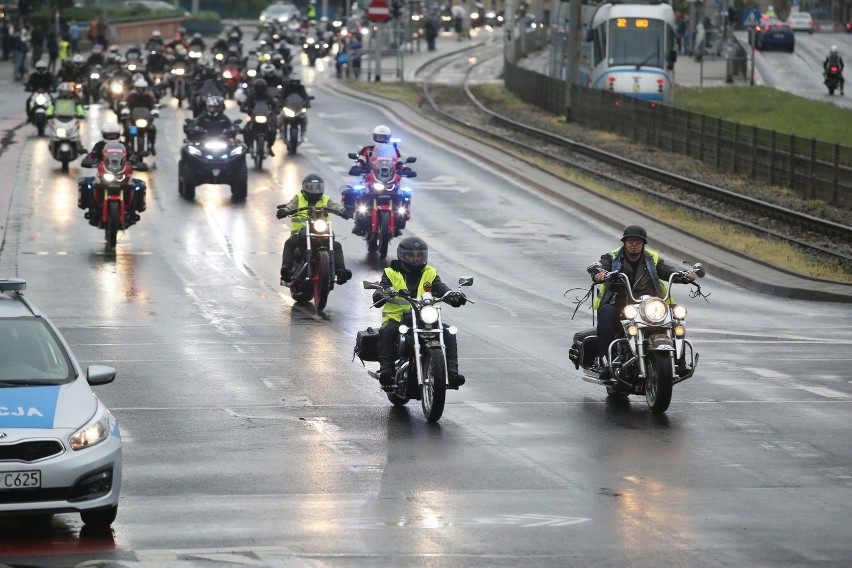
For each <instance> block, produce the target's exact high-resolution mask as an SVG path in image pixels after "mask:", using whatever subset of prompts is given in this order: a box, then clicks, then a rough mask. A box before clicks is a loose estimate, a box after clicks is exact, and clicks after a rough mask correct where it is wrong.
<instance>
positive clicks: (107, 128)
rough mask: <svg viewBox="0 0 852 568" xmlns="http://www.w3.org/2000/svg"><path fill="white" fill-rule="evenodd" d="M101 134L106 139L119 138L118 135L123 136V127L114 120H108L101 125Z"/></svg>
mask: <svg viewBox="0 0 852 568" xmlns="http://www.w3.org/2000/svg"><path fill="white" fill-rule="evenodd" d="M101 136H103V138H104V140H118V137H119V136H121V128H119V127H118V125H117V124H116V123H114V122H107V123H106V124H104V125H103V126H101Z"/></svg>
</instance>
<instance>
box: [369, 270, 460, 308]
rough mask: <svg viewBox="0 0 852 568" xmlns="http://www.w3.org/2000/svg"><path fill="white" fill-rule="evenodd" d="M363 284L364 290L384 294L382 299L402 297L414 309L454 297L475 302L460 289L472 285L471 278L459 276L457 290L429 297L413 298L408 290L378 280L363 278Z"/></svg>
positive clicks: (374, 304)
mask: <svg viewBox="0 0 852 568" xmlns="http://www.w3.org/2000/svg"><path fill="white" fill-rule="evenodd" d="M363 285H364V289H365V290H378V291H379V292H381V293H382V295H383V296H384V298H383V299H390V298H403V299H404V300H405V301H407V302H408V303H409V304H411V307H412V308H414V309H420V308H422V307H425V306H433V305H435V304H440V303H442V302H447V301H449V300H451V299H453V298H454V297H455V298H463V299H464V300H465V302H466V303H470V304H475V303H476V302H474V301H473V300H471V299H469V298H468V297H467V296H466V295H465V294H464V292H462V291H461V289H462V286H472V285H473V278H459V287H458V289H457V290H447V292H446V293H445V294H444V295H443V296H440V297H433V298H431V299H426V298H413V297H412V296H411V294H410V293H409V292H408V290H397V289H395V288H392V287H384V286H382V285H381V283H379V282H368V281H366V280H365V281H364V282H363ZM379 301H381V300H379ZM378 303H379V302H374V303H373V307H376V305H377V304H378Z"/></svg>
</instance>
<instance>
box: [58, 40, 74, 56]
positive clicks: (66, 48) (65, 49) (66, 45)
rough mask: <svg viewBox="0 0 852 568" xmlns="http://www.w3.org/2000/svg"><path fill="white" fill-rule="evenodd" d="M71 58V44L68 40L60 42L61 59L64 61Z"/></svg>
mask: <svg viewBox="0 0 852 568" xmlns="http://www.w3.org/2000/svg"><path fill="white" fill-rule="evenodd" d="M70 56H71V42H70V41H68V40H67V39H63V40H60V41H59V59H60V61H64V60H65V59H68V58H69V57H70Z"/></svg>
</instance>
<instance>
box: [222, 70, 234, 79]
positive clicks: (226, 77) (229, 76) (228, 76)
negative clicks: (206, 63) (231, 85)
mask: <svg viewBox="0 0 852 568" xmlns="http://www.w3.org/2000/svg"><path fill="white" fill-rule="evenodd" d="M222 77H224V78H225V79H230V78H232V77H233V75H231V72H230V71H222Z"/></svg>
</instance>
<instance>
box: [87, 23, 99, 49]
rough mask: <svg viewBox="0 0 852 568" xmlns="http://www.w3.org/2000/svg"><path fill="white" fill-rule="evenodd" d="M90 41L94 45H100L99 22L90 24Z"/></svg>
mask: <svg viewBox="0 0 852 568" xmlns="http://www.w3.org/2000/svg"><path fill="white" fill-rule="evenodd" d="M89 41H90V42H92V45H95V44H96V43H98V21H97V20H92V21H91V22H89Z"/></svg>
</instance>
